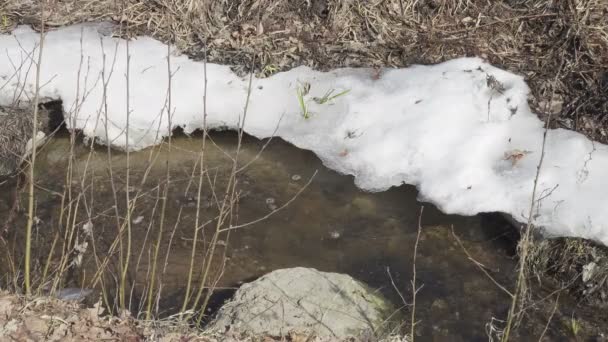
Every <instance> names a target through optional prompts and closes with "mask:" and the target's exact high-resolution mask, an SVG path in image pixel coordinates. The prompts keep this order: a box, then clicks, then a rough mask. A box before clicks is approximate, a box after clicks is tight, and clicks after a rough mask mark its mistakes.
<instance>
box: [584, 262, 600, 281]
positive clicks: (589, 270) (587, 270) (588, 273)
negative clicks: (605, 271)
mask: <svg viewBox="0 0 608 342" xmlns="http://www.w3.org/2000/svg"><path fill="white" fill-rule="evenodd" d="M596 267H597V264H596V263H595V262H593V261H592V262H590V263H588V264H587V265H585V266H583V282H584V283H587V282H589V280H591V279H592V278H593V276H594V275H595V268H596Z"/></svg>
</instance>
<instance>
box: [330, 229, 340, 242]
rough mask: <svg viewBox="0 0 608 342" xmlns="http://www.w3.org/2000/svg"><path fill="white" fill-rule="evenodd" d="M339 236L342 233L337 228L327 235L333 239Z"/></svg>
mask: <svg viewBox="0 0 608 342" xmlns="http://www.w3.org/2000/svg"><path fill="white" fill-rule="evenodd" d="M340 236H342V234H340V232H339V231H337V230H332V231H331V232H329V237H330V238H332V239H334V240H336V239H339V238H340Z"/></svg>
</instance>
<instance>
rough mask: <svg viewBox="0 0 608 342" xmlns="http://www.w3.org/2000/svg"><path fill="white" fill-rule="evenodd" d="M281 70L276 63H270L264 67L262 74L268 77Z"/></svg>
mask: <svg viewBox="0 0 608 342" xmlns="http://www.w3.org/2000/svg"><path fill="white" fill-rule="evenodd" d="M278 71H279V68H278V67H277V66H276V65H274V64H268V65H266V66H265V67H264V68H263V69H262V75H263V76H264V77H268V76H271V75H274V74H276V73H277V72H278Z"/></svg>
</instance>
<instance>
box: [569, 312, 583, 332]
mask: <svg viewBox="0 0 608 342" xmlns="http://www.w3.org/2000/svg"><path fill="white" fill-rule="evenodd" d="M569 328H570V331H571V332H572V335H574V337H578V334H579V333H580V332H581V323H580V322H579V321H578V319H576V318H574V316H572V318H570V326H569Z"/></svg>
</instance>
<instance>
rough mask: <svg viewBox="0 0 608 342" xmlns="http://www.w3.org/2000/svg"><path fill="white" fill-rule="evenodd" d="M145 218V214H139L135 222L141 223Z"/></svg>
mask: <svg viewBox="0 0 608 342" xmlns="http://www.w3.org/2000/svg"><path fill="white" fill-rule="evenodd" d="M143 220H144V217H143V216H137V217H136V218H135V219H134V220H133V224H140V223H141V222H142V221H143Z"/></svg>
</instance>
